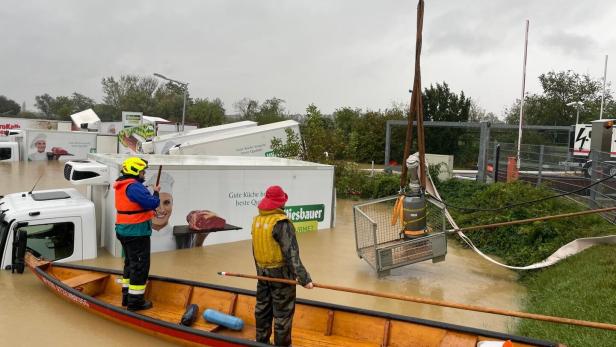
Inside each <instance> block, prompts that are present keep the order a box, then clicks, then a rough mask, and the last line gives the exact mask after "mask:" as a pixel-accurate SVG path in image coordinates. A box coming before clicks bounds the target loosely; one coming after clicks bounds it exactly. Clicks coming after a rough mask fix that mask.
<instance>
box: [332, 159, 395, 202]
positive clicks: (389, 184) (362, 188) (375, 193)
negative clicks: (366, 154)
mask: <svg viewBox="0 0 616 347" xmlns="http://www.w3.org/2000/svg"><path fill="white" fill-rule="evenodd" d="M335 185H336V195H337V197H339V198H346V199H359V198H362V199H375V198H380V197H384V196H390V195H395V194H397V193H398V190H399V189H400V176H399V175H394V174H388V173H381V172H379V173H375V174H374V176H370V172H368V171H364V170H360V169H359V166H358V165H357V164H355V163H351V162H339V163H336V168H335Z"/></svg>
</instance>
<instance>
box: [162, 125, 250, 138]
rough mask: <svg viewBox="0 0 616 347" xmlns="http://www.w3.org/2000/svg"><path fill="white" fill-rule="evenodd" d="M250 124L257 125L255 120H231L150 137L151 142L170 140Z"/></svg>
mask: <svg viewBox="0 0 616 347" xmlns="http://www.w3.org/2000/svg"><path fill="white" fill-rule="evenodd" d="M250 125H254V126H255V127H256V126H257V123H256V122H252V121H240V122H233V123H227V124H221V125H214V126H211V127H207V128H197V129H194V130H188V131H184V132H178V133H172V134H165V135H160V136H155V137H154V138H152V140H151V141H152V142H156V141H164V140H170V139H175V138H177V137H184V136H191V135H197V134H207V133H211V132H218V131H221V130H225V129H228V130H232V129H236V128H238V127H247V126H250Z"/></svg>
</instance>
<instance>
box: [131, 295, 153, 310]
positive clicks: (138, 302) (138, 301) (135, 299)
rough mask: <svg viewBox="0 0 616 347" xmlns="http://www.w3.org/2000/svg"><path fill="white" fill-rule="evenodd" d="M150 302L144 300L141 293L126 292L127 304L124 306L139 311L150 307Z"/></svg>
mask: <svg viewBox="0 0 616 347" xmlns="http://www.w3.org/2000/svg"><path fill="white" fill-rule="evenodd" d="M152 306H153V305H152V302H151V301H149V300H146V299H145V298H144V295H143V294H128V305H127V306H126V308H127V309H128V310H129V311H141V310H147V309H149V308H152Z"/></svg>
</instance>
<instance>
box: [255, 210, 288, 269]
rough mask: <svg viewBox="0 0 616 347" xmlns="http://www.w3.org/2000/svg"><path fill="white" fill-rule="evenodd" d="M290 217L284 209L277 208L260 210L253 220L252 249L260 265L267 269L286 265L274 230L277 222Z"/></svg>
mask: <svg viewBox="0 0 616 347" xmlns="http://www.w3.org/2000/svg"><path fill="white" fill-rule="evenodd" d="M288 219H289V218H288V217H287V215H286V214H285V213H284V211H282V210H280V209H276V210H268V211H264V210H259V215H258V216H256V217H254V219H253V220H252V232H251V234H252V251H253V253H254V256H255V260H256V262H257V265H258V266H259V267H261V268H266V269H267V268H275V267H281V266H283V265H284V258H283V256H282V250H281V249H280V245H279V244H278V242H276V240H274V236H273V235H272V231H273V230H274V225H276V223H278V222H279V221H281V220H288Z"/></svg>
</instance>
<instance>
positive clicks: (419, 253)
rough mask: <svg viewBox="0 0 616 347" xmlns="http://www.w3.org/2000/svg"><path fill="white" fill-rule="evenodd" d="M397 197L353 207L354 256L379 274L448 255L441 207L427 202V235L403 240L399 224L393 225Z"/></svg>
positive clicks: (429, 201)
mask: <svg viewBox="0 0 616 347" xmlns="http://www.w3.org/2000/svg"><path fill="white" fill-rule="evenodd" d="M397 198H398V197H397V196H391V197H387V198H382V199H378V200H372V201H368V202H365V203H362V204H358V205H355V206H354V207H353V217H354V222H355V242H356V246H357V255H358V256H359V257H360V258H362V259H364V260H365V261H366V262H368V264H370V266H372V268H374V269H375V270H376V271H377V272H378V273H379V275H387V274H388V272H389V270H390V269H393V268H396V267H400V266H404V265H409V264H413V263H417V262H420V261H424V260H430V259H432V261H433V262H437V261H442V260H444V259H445V254H446V253H447V238H446V236H445V230H446V228H447V221H446V219H445V213H444V206H443V205H441V204H440V203H439V202H437V201H435V200H432V199H428V201H427V204H426V205H427V206H426V219H427V226H428V228H429V230H430V232H429V233H428V234H427V235H426V236H422V237H418V238H416V239H410V240H407V239H404V238H403V237H402V234H401V232H402V230H403V226H402V221H401V220H400V219H398V221H397V223H396V224H394V225H392V223H391V219H392V212H393V210H394V205H395V203H396V199H397Z"/></svg>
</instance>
